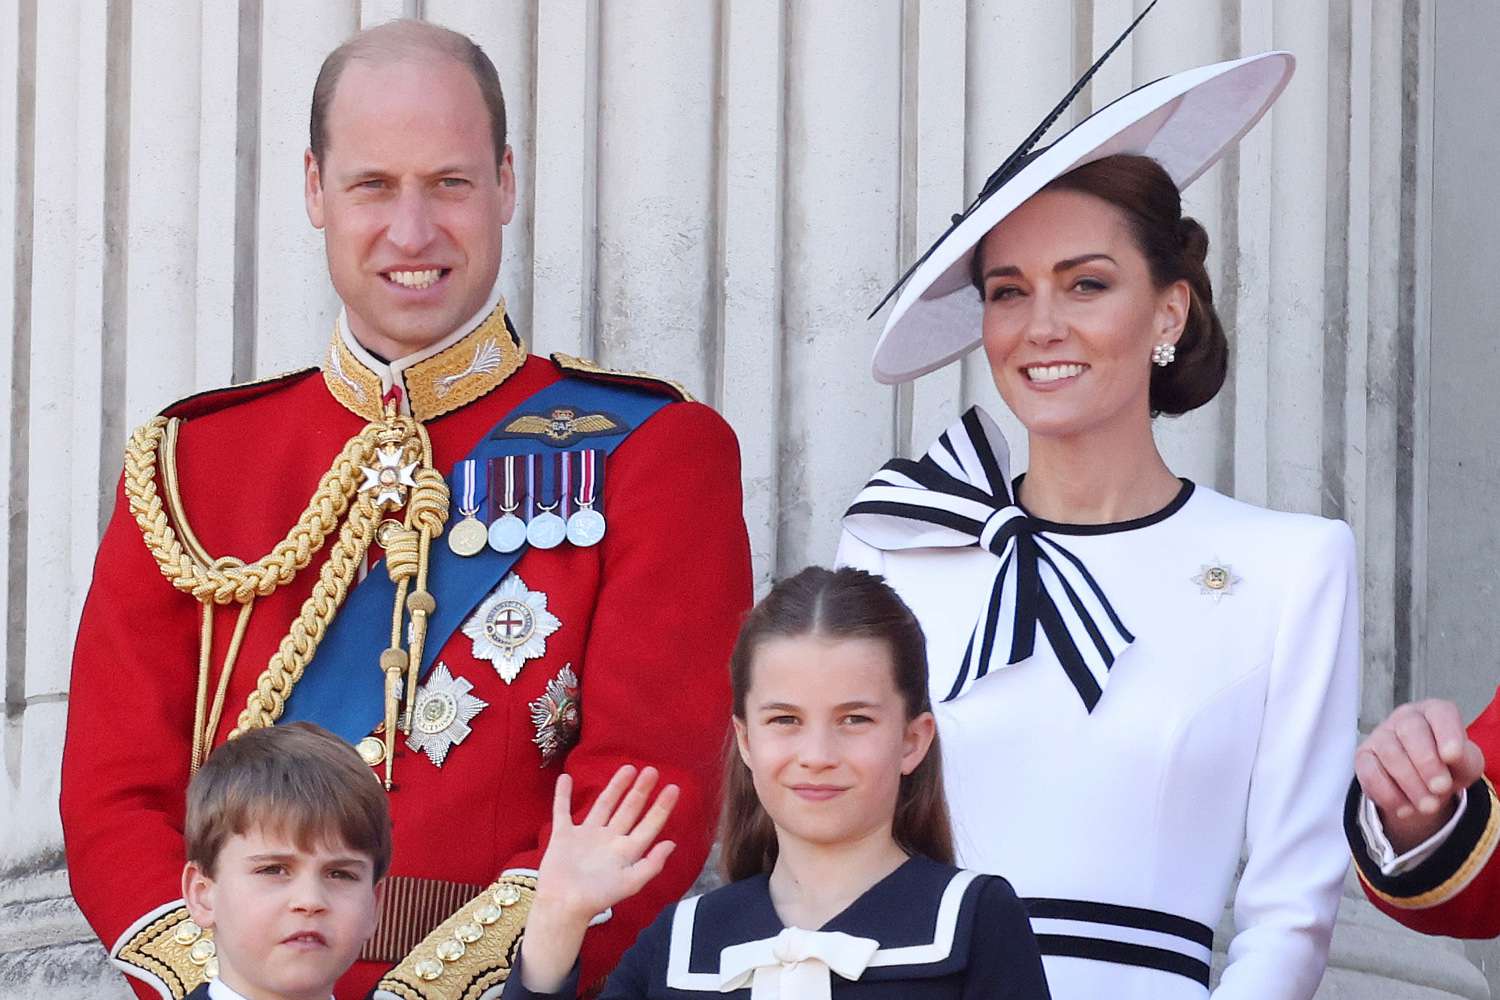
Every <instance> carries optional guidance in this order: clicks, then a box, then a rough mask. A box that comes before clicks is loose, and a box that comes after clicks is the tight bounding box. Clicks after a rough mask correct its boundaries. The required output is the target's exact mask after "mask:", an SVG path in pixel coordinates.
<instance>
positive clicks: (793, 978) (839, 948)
mask: <svg viewBox="0 0 1500 1000" xmlns="http://www.w3.org/2000/svg"><path fill="white" fill-rule="evenodd" d="M879 947H880V945H879V943H878V942H876V941H872V940H871V939H870V938H862V937H855V936H854V935H853V934H845V933H843V932H842V931H805V930H802V929H801V928H798V927H788V928H786V929H785V930H783V931H782V932H781V933H780V934H778V935H776V936H775V937H773V938H762V939H761V940H759V941H746V942H745V943H744V944H736V945H731V946H730V947H728V948H725V949H724V950H723V951H721V952H720V953H719V992H721V993H729V992H732V991H733V990H738V989H742V988H744V986H745V985H746V984H747V983H748V984H749V985H750V1000H829V997H830V995H831V994H830V990H831V984H830V981H829V975H830V972H837V973H838V974H839V975H840V976H842V977H844V978H845V979H849V980H854V979H858V978H859V977H860V976H861V975H863V974H864V971H865V967H866V966H867V965H869V964H870V959H871V958H873V957H874V955H875V952H876V951H877V950H878V949H879Z"/></svg>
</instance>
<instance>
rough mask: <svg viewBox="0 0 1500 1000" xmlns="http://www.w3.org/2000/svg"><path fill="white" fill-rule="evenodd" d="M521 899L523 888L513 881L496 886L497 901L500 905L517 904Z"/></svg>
mask: <svg viewBox="0 0 1500 1000" xmlns="http://www.w3.org/2000/svg"><path fill="white" fill-rule="evenodd" d="M520 901H521V889H520V887H519V886H517V885H515V884H514V883H511V882H506V883H503V884H502V885H498V886H496V887H495V902H496V903H498V904H499V905H500V906H515V905H516V904H517V903H519V902H520Z"/></svg>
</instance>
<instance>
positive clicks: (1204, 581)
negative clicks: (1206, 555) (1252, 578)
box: [1192, 559, 1240, 604]
mask: <svg viewBox="0 0 1500 1000" xmlns="http://www.w3.org/2000/svg"><path fill="white" fill-rule="evenodd" d="M1192 579H1193V582H1194V583H1196V584H1197V585H1198V593H1200V594H1207V595H1208V596H1209V597H1212V598H1213V600H1214V603H1215V604H1218V603H1219V601H1220V600H1222V599H1223V598H1225V597H1232V596H1234V588H1235V585H1236V584H1238V583H1239V582H1240V578H1239V577H1237V576H1235V575H1234V567H1232V566H1230V565H1229V564H1228V563H1223V562H1219V561H1218V560H1217V559H1215V560H1214V561H1213V562H1210V563H1204V564H1203V566H1201V567H1200V568H1199V570H1198V575H1197V576H1195V577H1193V578H1192Z"/></svg>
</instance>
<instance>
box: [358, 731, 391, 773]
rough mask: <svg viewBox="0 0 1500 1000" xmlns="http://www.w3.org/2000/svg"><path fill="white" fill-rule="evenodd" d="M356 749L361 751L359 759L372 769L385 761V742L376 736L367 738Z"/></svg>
mask: <svg viewBox="0 0 1500 1000" xmlns="http://www.w3.org/2000/svg"><path fill="white" fill-rule="evenodd" d="M354 749H356V750H358V751H359V759H360V760H362V761H364V762H365V763H366V764H368V765H370V766H371V767H377V766H379V765H380V764H381V763H382V762H383V761H384V760H385V740H382V739H377V738H376V737H374V736H366V737H365V738H364V739H362V740H360V741H359V743H358V744H357V745H356V746H355V748H354Z"/></svg>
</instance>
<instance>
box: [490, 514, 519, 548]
mask: <svg viewBox="0 0 1500 1000" xmlns="http://www.w3.org/2000/svg"><path fill="white" fill-rule="evenodd" d="M489 536H490V548H492V549H494V550H495V551H496V552H507V553H508V552H515V551H516V550H517V549H519V548H520V547H521V546H523V545H525V544H526V522H525V521H523V520H521V519H520V518H519V517H517V516H516V515H514V514H502V515H501V516H500V517H499V518H497V519H496V520H495V522H494V523H493V524H491V525H490V533H489Z"/></svg>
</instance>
